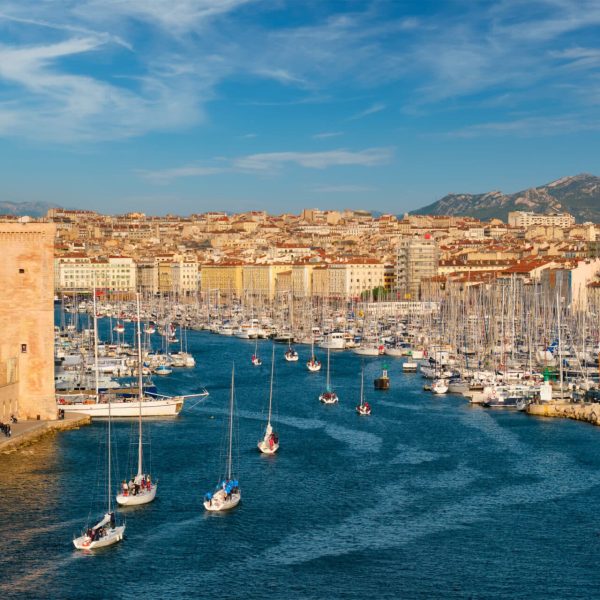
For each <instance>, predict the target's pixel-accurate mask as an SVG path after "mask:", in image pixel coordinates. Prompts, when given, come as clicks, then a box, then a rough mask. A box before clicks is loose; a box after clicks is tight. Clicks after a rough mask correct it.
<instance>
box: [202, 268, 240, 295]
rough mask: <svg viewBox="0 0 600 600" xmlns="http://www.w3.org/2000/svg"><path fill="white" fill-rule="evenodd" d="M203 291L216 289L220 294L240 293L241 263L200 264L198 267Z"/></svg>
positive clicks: (207, 291) (209, 291)
mask: <svg viewBox="0 0 600 600" xmlns="http://www.w3.org/2000/svg"><path fill="white" fill-rule="evenodd" d="M200 278H201V290H202V292H203V293H207V294H209V293H211V292H215V291H217V292H218V293H219V294H220V295H221V296H226V295H227V296H231V295H234V296H237V297H238V298H240V297H241V295H242V263H241V262H222V263H215V264H207V265H202V266H201V268H200Z"/></svg>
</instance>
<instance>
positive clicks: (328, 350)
mask: <svg viewBox="0 0 600 600" xmlns="http://www.w3.org/2000/svg"><path fill="white" fill-rule="evenodd" d="M329 352H330V349H329V348H327V391H329Z"/></svg>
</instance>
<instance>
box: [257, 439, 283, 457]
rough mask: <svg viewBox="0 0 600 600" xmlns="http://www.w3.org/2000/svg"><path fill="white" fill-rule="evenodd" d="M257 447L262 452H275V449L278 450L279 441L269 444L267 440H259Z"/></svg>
mask: <svg viewBox="0 0 600 600" xmlns="http://www.w3.org/2000/svg"><path fill="white" fill-rule="evenodd" d="M258 449H259V450H260V451H261V452H262V453H263V454H275V452H277V450H279V443H277V444H273V445H272V446H271V445H270V444H269V442H265V441H264V440H261V441H260V442H258Z"/></svg>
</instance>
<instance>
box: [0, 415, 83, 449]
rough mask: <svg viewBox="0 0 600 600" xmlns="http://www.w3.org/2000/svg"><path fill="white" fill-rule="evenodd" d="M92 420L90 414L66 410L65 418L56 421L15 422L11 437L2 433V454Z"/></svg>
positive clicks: (0, 441)
mask: <svg viewBox="0 0 600 600" xmlns="http://www.w3.org/2000/svg"><path fill="white" fill-rule="evenodd" d="M91 422H92V418H91V417H90V416H89V415H80V414H75V413H69V412H66V413H65V418H64V419H60V420H56V421H36V420H28V421H19V422H18V423H13V424H11V430H12V435H11V437H5V436H4V435H3V434H1V433H0V454H11V453H12V452H16V451H18V450H20V449H21V448H24V447H26V446H30V445H31V444H35V443H36V442H38V441H39V440H40V439H42V438H43V437H45V436H47V435H53V434H55V433H57V432H59V431H66V430H68V429H79V428H80V427H83V426H84V425H89V424H90V423H91Z"/></svg>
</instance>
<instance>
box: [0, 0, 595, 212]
mask: <svg viewBox="0 0 600 600" xmlns="http://www.w3.org/2000/svg"><path fill="white" fill-rule="evenodd" d="M599 141H600V2H598V1H597V0H573V1H571V0H539V1H535V0H528V1H525V0H498V1H494V2H491V1H485V0H462V1H456V2H453V1H442V0H413V1H408V0H389V1H386V0H330V1H328V0H144V1H142V0H139V1H127V0H4V1H2V0H0V157H1V161H0V178H1V184H0V186H1V187H0V191H1V193H0V199H3V200H13V201H34V200H41V201H46V202H52V203H57V204H61V205H63V206H73V207H78V208H91V209H95V210H100V211H103V212H107V213H114V212H124V211H129V210H139V211H144V212H146V213H148V214H164V213H167V212H173V213H179V214H189V213H191V212H203V211H206V210H216V209H221V210H231V211H240V210H250V209H266V210H269V211H271V212H275V213H281V212H299V211H300V210H301V209H302V208H303V207H313V206H315V207H321V208H346V207H349V208H368V209H374V210H381V211H384V212H394V213H402V212H405V211H408V210H411V209H414V208H418V207H420V206H423V205H425V204H429V203H430V202H433V201H435V200H437V199H439V198H440V197H441V196H443V195H444V194H446V193H448V192H483V191H488V190H491V189H501V190H503V191H505V192H514V191H517V190H519V189H523V188H525V187H529V186H532V185H540V184H543V183H546V182H548V181H551V180H554V179H557V178H559V177H562V176H565V175H574V174H576V173H580V172H591V173H594V174H597V175H599V174H600V164H599V163H600V143H599Z"/></svg>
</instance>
